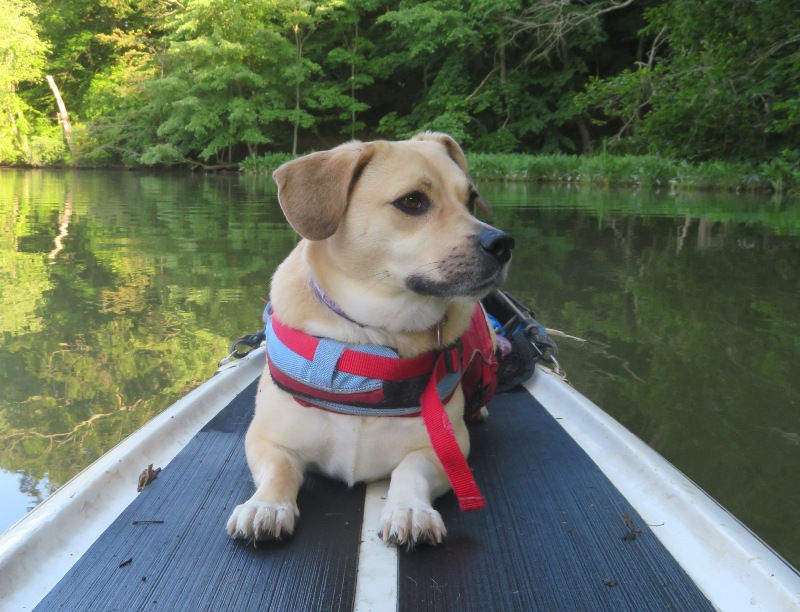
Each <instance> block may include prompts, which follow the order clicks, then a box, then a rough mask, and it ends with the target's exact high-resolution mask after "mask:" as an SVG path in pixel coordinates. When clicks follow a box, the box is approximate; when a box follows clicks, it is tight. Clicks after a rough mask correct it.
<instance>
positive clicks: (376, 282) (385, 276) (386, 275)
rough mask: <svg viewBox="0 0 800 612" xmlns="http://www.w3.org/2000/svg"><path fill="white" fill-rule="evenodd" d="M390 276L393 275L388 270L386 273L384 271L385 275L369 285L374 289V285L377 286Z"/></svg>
mask: <svg viewBox="0 0 800 612" xmlns="http://www.w3.org/2000/svg"><path fill="white" fill-rule="evenodd" d="M373 276H377V275H373ZM389 276H391V275H390V274H389V273H388V272H384V273H383V276H381V277H380V278H379V279H378V280H376V281H375V282H374V283H372V284H371V285H370V286H369V288H370V289H372V288H373V287H375V286H377V285H378V284H379V283H382V282H383V281H385V280H386V279H387V278H389Z"/></svg>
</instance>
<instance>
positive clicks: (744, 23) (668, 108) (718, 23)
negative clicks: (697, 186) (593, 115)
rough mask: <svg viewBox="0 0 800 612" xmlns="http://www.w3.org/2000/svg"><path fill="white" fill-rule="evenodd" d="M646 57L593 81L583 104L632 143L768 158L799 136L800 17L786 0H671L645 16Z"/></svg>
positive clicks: (685, 153)
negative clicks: (599, 113)
mask: <svg viewBox="0 0 800 612" xmlns="http://www.w3.org/2000/svg"><path fill="white" fill-rule="evenodd" d="M645 16H646V19H647V21H648V26H647V29H646V30H645V33H646V34H648V35H649V36H650V37H651V40H652V42H653V48H652V50H651V52H650V58H649V60H648V61H647V62H646V63H644V64H641V65H640V66H639V67H638V68H636V69H633V68H629V69H626V70H623V71H622V72H620V73H619V74H617V75H614V76H611V77H608V78H606V79H593V80H592V81H591V82H590V84H589V86H588V87H587V90H586V94H585V95H584V96H581V97H580V98H579V99H580V102H581V103H582V104H583V105H584V106H586V107H597V108H600V109H602V110H603V111H604V113H605V115H606V116H607V117H611V118H615V119H617V120H619V121H620V122H621V126H622V133H623V134H627V135H629V138H627V140H626V141H624V142H625V143H626V144H627V145H628V146H630V147H632V148H633V150H636V151H653V152H658V153H659V154H662V155H670V156H676V157H681V158H687V159H696V160H701V159H726V160H757V161H761V160H769V159H770V158H772V157H775V156H778V155H781V151H782V150H783V149H784V148H787V147H788V148H791V149H794V150H796V149H797V142H798V139H800V111H799V109H800V104H799V103H798V100H800V37H798V36H797V32H798V31H800V13H798V11H796V10H787V6H786V3H785V2H783V1H782V0H764V1H762V2H751V1H750V0H710V1H707V2H702V3H698V2H695V1H694V0H667V1H665V2H661V3H659V4H658V5H657V6H655V7H654V8H652V9H651V10H649V11H647V12H646V13H645Z"/></svg>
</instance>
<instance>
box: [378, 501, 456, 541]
mask: <svg viewBox="0 0 800 612" xmlns="http://www.w3.org/2000/svg"><path fill="white" fill-rule="evenodd" d="M380 533H381V537H382V538H383V541H384V542H386V543H387V544H390V545H392V546H405V547H406V548H409V549H411V548H414V547H415V546H416V545H417V544H423V543H424V544H434V545H435V544H441V543H442V540H443V539H444V537H445V536H446V535H447V529H446V528H445V526H444V521H442V516H441V515H440V514H439V513H438V512H437V511H436V510H434V509H433V508H431V507H430V506H426V505H418V506H403V507H395V508H388V507H386V508H384V509H383V512H382V513H381V527H380Z"/></svg>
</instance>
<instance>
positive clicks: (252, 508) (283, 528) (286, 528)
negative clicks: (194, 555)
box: [228, 499, 299, 540]
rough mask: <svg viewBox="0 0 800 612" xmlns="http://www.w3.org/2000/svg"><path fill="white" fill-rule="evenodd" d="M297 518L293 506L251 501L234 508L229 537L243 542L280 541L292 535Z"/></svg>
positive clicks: (295, 509)
mask: <svg viewBox="0 0 800 612" xmlns="http://www.w3.org/2000/svg"><path fill="white" fill-rule="evenodd" d="M297 516H299V512H298V511H297V508H296V507H295V506H293V505H290V504H275V503H265V502H261V501H256V500H252V499H251V500H248V501H246V502H245V503H243V504H239V505H238V506H236V508H234V510H233V513H232V514H231V517H230V518H229V519H228V535H229V536H231V537H233V538H241V539H243V540H271V539H275V540H280V539H281V538H282V537H284V536H289V535H292V532H293V531H294V521H295V518H296V517H297Z"/></svg>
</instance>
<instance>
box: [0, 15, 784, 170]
mask: <svg viewBox="0 0 800 612" xmlns="http://www.w3.org/2000/svg"><path fill="white" fill-rule="evenodd" d="M3 1H4V2H6V3H7V4H8V6H9V7H10V9H9V10H8V11H5V12H4V15H5V13H6V12H7V13H9V14H12V13H14V11H16V12H17V13H19V14H21V15H23V17H24V18H25V19H27V22H26V23H28V26H29V27H28V30H27V31H28V32H29V33H30V32H32V33H33V34H32V36H33V38H30V36H29V38H30V39H31V40H38V38H37V36H40V37H41V38H42V39H45V40H47V41H48V42H47V44H48V45H50V48H51V49H52V53H51V55H50V57H49V59H48V63H47V70H48V72H49V73H51V74H53V75H54V76H55V78H56V81H57V82H58V83H59V86H60V87H61V90H62V94H63V96H64V99H65V101H66V103H67V106H68V108H69V111H70V116H71V117H72V122H73V125H74V127H75V138H74V147H75V158H76V161H77V162H78V163H81V164H110V163H122V164H126V165H140V164H147V165H171V164H197V163H202V164H204V165H208V164H211V165H220V164H222V165H227V164H229V165H234V164H236V163H237V162H240V161H241V160H243V159H245V158H247V157H252V156H258V155H259V154H261V153H264V152H265V151H267V152H275V151H291V152H292V153H293V154H296V153H298V152H300V151H302V150H306V151H307V150H310V149H321V148H325V147H327V146H331V145H333V144H336V143H338V142H340V141H341V139H342V137H343V136H346V137H350V138H361V139H371V138H374V137H376V136H380V137H387V138H396V137H404V136H409V135H411V134H414V133H416V132H418V131H420V130H425V129H431V130H439V131H444V132H448V133H450V134H451V135H453V136H454V137H455V138H457V139H458V140H459V141H460V142H461V143H462V145H463V146H465V147H467V148H469V149H472V150H479V151H484V152H488V153H538V154H548V155H549V154H553V155H556V154H563V153H583V154H590V153H592V152H593V151H594V150H595V149H596V148H597V147H598V146H601V145H602V146H603V147H605V146H607V147H608V148H609V150H612V151H614V152H616V153H623V154H626V153H635V154H647V155H662V156H665V157H667V158H671V159H690V160H695V161H700V160H712V159H723V160H726V161H744V160H747V161H751V162H753V163H755V164H761V163H764V164H767V166H768V167H773V168H779V167H780V168H783V169H782V170H780V172H779V173H778V175H776V177H775V180H774V183H775V184H776V185H777V184H785V180H788V181H789V182H793V180H794V179H792V175H793V173H794V171H793V169H792V168H791V167H788V168H785V166H787V164H788V165H791V164H792V163H793V160H795V159H796V157H797V154H796V151H797V150H798V147H797V144H796V143H797V142H798V141H800V103H798V100H800V76H798V75H800V39H798V37H797V34H796V32H797V31H798V30H800V15H798V13H797V11H786V10H785V7H784V3H783V2H782V1H781V0H763V1H762V2H758V3H756V2H752V1H751V0H732V1H729V0H710V1H709V2H704V3H697V2H696V1H695V0H645V1H640V2H633V1H632V0H596V1H593V2H584V1H582V0H435V1H433V2H429V1H425V2H423V1H421V0H392V1H391V2H388V3H387V2H378V0H291V1H289V2H286V1H283V0H237V1H236V2H230V1H224V0H186V1H185V2H182V3H176V2H170V3H164V2H162V1H161V0H114V1H113V2H108V1H107V0H88V2H87V1H84V0H62V1H59V2H55V0H37V6H38V8H39V10H40V14H39V15H38V16H36V12H35V10H34V9H33V5H31V4H30V0H3ZM26 7H27V8H26ZM12 9H13V10H12ZM3 19H4V18H0V30H2V29H3V28H4V29H6V30H9V27H10V26H8V25H3V24H5V23H6V22H5V21H3ZM26 27H27V26H26ZM37 31H38V32H40V34H37ZM5 40H6V41H12V42H9V43H8V44H13V45H17V46H20V45H21V44H22V43H20V42H18V41H17V42H13V41H15V40H16V39H14V38H13V37H6V39H5ZM4 42H5V41H4ZM8 44H6V46H8ZM39 44H40V45H43V43H39ZM0 48H2V47H1V46H0ZM42 48H43V47H39V48H38V50H37V51H36V52H34V53H27V54H25V57H26V58H28V60H29V61H31V62H33V64H35V66H38V67H37V68H35V70H39V71H41V68H42V66H43V63H42V62H43V58H44V55H43V51H42ZM37 58H38V59H37ZM31 74H35V75H38V76H32V77H31V79H32V80H28V81H19V80H18V81H16V82H17V83H19V87H18V89H17V90H15V91H13V92H12V94H13V95H12V97H11V98H9V96H8V94H7V93H5V91H6V90H7V88H6V90H3V89H2V88H0V101H1V100H3V99H12V100H13V102H14V104H13V105H9V104H8V103H6V104H5V107H6V112H5V115H6V116H7V117H9V116H11V117H14V116H15V117H18V123H19V126H18V128H17V132H14V131H13V130H12V129H11V128H9V127H8V125H7V124H8V121H7V120H6V124H5V125H4V126H3V125H0V153H2V155H0V157H4V158H6V159H7V161H10V162H19V161H22V160H23V159H27V160H29V161H30V159H31V152H30V151H29V148H26V147H30V142H27V144H26V143H25V138H26V137H29V138H30V137H31V136H32V135H34V134H35V133H37V132H38V131H39V127H38V126H39V123H38V120H39V118H44V117H46V118H47V120H48V121H50V122H51V123H52V121H53V117H54V113H53V106H54V105H53V100H52V95H51V94H50V92H49V91H48V89H47V86H46V85H44V83H43V81H41V78H40V77H41V72H35V71H34V72H33V73H31ZM16 78H17V79H19V78H20V77H16ZM26 78H27V77H26ZM0 84H1V83H0ZM4 96H5V97H4ZM45 131H46V130H45ZM15 134H18V135H19V136H18V137H17V141H16V142H15V141H14V137H15ZM42 136H43V137H44V140H41V139H40V140H39V141H37V142H39V145H40V146H39V149H40V150H42V151H45V152H46V154H40V155H37V160H56V161H58V160H60V159H61V157H60V156H59V155H58V154H57V152H56V151H55V150H54V148H51V147H49V146H44V145H45V144H47V143H48V142H49V140H48V138H49V137H48V136H47V135H46V134H42ZM23 145H24V146H23ZM23 150H25V151H28V153H25V154H22V153H21V151H23ZM773 160H778V161H773ZM37 163H48V162H37ZM774 172H778V171H777V170H773V173H774Z"/></svg>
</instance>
